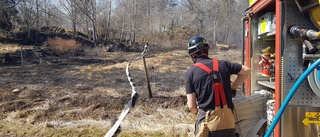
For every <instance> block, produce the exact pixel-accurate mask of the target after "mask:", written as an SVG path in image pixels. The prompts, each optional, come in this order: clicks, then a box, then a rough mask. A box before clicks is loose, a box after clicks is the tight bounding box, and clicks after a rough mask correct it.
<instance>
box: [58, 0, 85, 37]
mask: <svg viewBox="0 0 320 137" xmlns="http://www.w3.org/2000/svg"><path fill="white" fill-rule="evenodd" d="M60 4H61V5H62V7H63V8H64V10H65V11H66V13H67V17H68V18H69V20H70V22H71V26H72V30H73V33H74V34H76V32H77V23H78V16H79V11H80V10H79V8H78V6H76V3H75V1H74V0H60Z"/></svg>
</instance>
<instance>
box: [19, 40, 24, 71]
mask: <svg viewBox="0 0 320 137" xmlns="http://www.w3.org/2000/svg"><path fill="white" fill-rule="evenodd" d="M20 59H21V67H23V66H24V62H23V49H22V45H20Z"/></svg>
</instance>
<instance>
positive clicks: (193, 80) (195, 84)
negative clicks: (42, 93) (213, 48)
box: [185, 57, 242, 110]
mask: <svg viewBox="0 0 320 137" xmlns="http://www.w3.org/2000/svg"><path fill="white" fill-rule="evenodd" d="M197 62H199V63H202V64H204V65H206V66H207V67H209V68H210V69H211V70H212V69H213V68H212V65H213V64H212V59H211V58H209V57H202V58H199V59H197ZM218 62H219V72H220V74H221V77H222V83H223V86H224V91H225V95H226V99H227V104H228V107H229V108H231V109H233V108H234V106H233V103H232V97H231V82H230V76H231V75H232V74H238V73H239V72H240V71H241V68H242V65H241V64H238V63H232V62H229V61H226V60H218ZM212 83H213V78H212V76H211V75H210V74H208V73H207V72H206V71H204V70H203V69H201V68H199V67H197V66H192V67H191V68H190V69H188V70H187V72H186V74H185V86H186V93H187V94H190V93H193V92H196V95H197V102H198V106H199V108H200V109H203V110H208V109H214V108H215V106H214V97H213V95H214V94H213V92H214V91H213V87H212Z"/></svg>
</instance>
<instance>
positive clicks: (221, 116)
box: [195, 105, 235, 137]
mask: <svg viewBox="0 0 320 137" xmlns="http://www.w3.org/2000/svg"><path fill="white" fill-rule="evenodd" d="M195 126H196V131H195V137H234V136H235V119H234V115H233V112H232V110H231V109H230V108H228V107H227V105H224V106H223V108H221V107H219V106H216V108H215V109H214V110H211V111H206V112H205V111H203V110H199V113H198V119H197V122H196V125H195Z"/></svg>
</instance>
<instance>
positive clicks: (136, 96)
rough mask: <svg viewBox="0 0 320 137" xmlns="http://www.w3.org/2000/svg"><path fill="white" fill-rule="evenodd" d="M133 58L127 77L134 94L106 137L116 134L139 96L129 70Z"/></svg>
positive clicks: (142, 54)
mask: <svg viewBox="0 0 320 137" xmlns="http://www.w3.org/2000/svg"><path fill="white" fill-rule="evenodd" d="M146 51H147V49H146V48H145V49H144V50H143V52H142V53H141V55H140V56H139V57H137V58H135V60H138V59H140V58H141V57H142V56H144V53H145V52H146ZM132 61H133V60H130V61H129V63H128V64H127V67H126V74H127V77H128V81H129V83H130V85H131V88H132V94H131V99H130V100H129V102H128V103H127V104H126V105H125V107H124V109H123V111H122V112H121V114H120V116H119V117H118V120H117V121H116V122H115V123H114V125H113V126H112V128H111V129H110V130H109V131H108V133H107V134H106V135H105V136H104V137H112V136H113V135H114V133H115V132H116V131H117V129H118V128H119V126H120V123H121V121H122V120H123V119H124V118H125V117H126V115H127V114H128V112H129V111H130V109H131V108H133V107H134V105H135V103H136V101H137V98H138V96H139V95H138V93H137V91H136V88H135V85H134V83H133V81H132V78H131V75H130V72H129V66H130V64H131V62H132Z"/></svg>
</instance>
